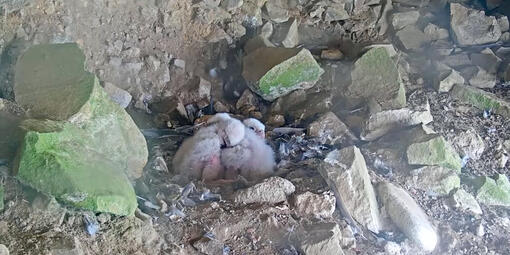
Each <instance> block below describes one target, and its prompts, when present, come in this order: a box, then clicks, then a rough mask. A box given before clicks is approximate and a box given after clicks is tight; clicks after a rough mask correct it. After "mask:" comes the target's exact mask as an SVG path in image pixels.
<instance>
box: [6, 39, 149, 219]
mask: <svg viewBox="0 0 510 255" xmlns="http://www.w3.org/2000/svg"><path fill="white" fill-rule="evenodd" d="M84 60H85V57H84V55H83V53H82V51H81V50H80V49H79V48H78V46H77V45H76V44H72V43H68V44H54V45H51V44H43V45H37V46H34V47H32V48H30V49H28V50H27V51H26V52H25V53H24V54H22V55H21V57H20V58H19V60H18V62H17V66H16V77H15V81H16V82H15V87H14V91H15V97H16V101H17V102H18V103H19V104H20V105H21V106H23V107H24V108H25V109H26V110H27V115H28V117H31V118H34V119H29V120H25V121H23V122H22V123H21V125H22V126H23V128H24V129H25V130H27V131H28V132H27V133H26V135H25V137H24V139H23V143H22V149H21V150H20V154H19V162H17V163H18V165H19V167H18V169H17V175H18V179H19V180H20V181H22V182H24V183H25V184H27V185H30V186H32V187H34V188H36V189H38V190H40V191H42V192H46V193H49V194H51V195H53V196H55V197H56V198H57V199H58V200H59V201H61V202H64V203H67V204H71V205H74V206H76V207H79V208H83V209H87V210H93V211H98V212H109V213H114V214H118V215H132V214H133V213H134V210H135V208H136V206H137V204H136V196H135V193H134V190H133V188H132V186H131V183H130V181H129V179H131V180H133V179H135V178H138V177H140V176H141V174H142V171H143V167H144V166H145V164H146V162H147V156H148V151H147V144H146V142H145V138H144V137H143V135H142V134H141V132H140V130H139V129H138V128H137V127H136V125H135V123H134V122H133V120H132V119H131V117H130V116H129V115H128V114H127V113H126V112H125V111H124V109H122V107H121V106H119V105H118V104H116V103H114V102H112V101H111V99H110V97H109V96H108V94H106V92H105V91H104V89H103V88H102V87H101V86H100V85H99V81H98V79H97V78H96V77H95V76H94V75H93V74H91V73H89V72H87V71H85V69H84ZM34 91H36V92H37V93H33V92H34Z"/></svg>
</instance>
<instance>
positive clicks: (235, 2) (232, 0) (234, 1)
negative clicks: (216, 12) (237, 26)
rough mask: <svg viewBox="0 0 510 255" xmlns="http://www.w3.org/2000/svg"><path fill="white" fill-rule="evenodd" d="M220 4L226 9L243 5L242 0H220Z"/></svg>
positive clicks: (232, 9)
mask: <svg viewBox="0 0 510 255" xmlns="http://www.w3.org/2000/svg"><path fill="white" fill-rule="evenodd" d="M220 6H221V7H222V8H223V9H225V10H227V11H234V10H235V9H237V8H239V7H241V6H243V0H222V1H221V4H220Z"/></svg>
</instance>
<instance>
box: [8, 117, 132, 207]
mask: <svg viewBox="0 0 510 255" xmlns="http://www.w3.org/2000/svg"><path fill="white" fill-rule="evenodd" d="M90 139H93V135H92V134H89V133H87V132H86V131H84V130H82V129H81V128H79V127H75V126H72V125H70V124H67V125H66V126H65V127H62V129H61V130H60V131H55V132H49V133H39V132H34V131H30V132H28V133H27V134H26V135H25V140H24V144H23V147H22V150H21V155H22V156H21V160H20V162H19V171H18V174H17V176H18V179H20V180H21V181H22V182H23V183H25V184H28V185H30V186H32V187H34V188H36V189H38V190H41V191H43V192H47V193H49V194H51V195H53V196H55V197H56V198H57V199H58V200H59V201H61V202H63V203H65V204H70V205H73V206H76V207H78V208H83V209H86V210H92V211H96V212H107V213H113V214H117V215H132V214H133V213H134V211H135V209H136V207H137V202H136V196H135V192H134V189H133V187H132V186H131V184H130V182H129V180H128V179H127V177H126V176H125V175H124V173H123V172H122V169H121V168H120V167H119V165H118V164H116V163H114V162H112V161H110V159H109V158H108V157H107V155H104V154H103V153H98V152H97V151H94V150H91V149H89V148H88V147H89V146H90V144H89V143H88V141H89V140H90Z"/></svg>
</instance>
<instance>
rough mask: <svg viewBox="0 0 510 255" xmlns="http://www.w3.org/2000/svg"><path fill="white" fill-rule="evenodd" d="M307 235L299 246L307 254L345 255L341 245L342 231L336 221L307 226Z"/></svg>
mask: <svg viewBox="0 0 510 255" xmlns="http://www.w3.org/2000/svg"><path fill="white" fill-rule="evenodd" d="M305 233H306V234H305V235H304V237H302V238H301V240H300V244H299V248H300V250H301V252H302V253H303V254H305V255H316V254H324V255H343V254H344V252H343V250H342V247H341V246H340V241H341V238H342V232H341V231H340V227H339V226H338V225H337V224H336V223H318V224H313V225H308V226H305Z"/></svg>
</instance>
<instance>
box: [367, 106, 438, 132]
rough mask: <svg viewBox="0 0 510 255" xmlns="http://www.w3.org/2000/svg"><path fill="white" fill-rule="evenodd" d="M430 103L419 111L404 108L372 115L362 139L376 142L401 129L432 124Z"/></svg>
mask: <svg viewBox="0 0 510 255" xmlns="http://www.w3.org/2000/svg"><path fill="white" fill-rule="evenodd" d="M432 120H433V119H432V114H431V113H430V106H429V104H428V102H427V103H426V104H425V105H424V106H422V107H419V108H418V109H409V108H402V109H397V110H386V111H381V112H377V113H374V114H371V115H370V117H369V118H368V119H367V120H366V121H365V122H364V124H363V125H362V128H361V134H360V137H361V139H362V140H364V141H374V140H376V139H377V138H379V137H381V136H383V135H385V134H387V133H388V132H390V131H392V130H396V129H400V128H405V127H409V126H414V125H418V124H428V123H430V122H432Z"/></svg>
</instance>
